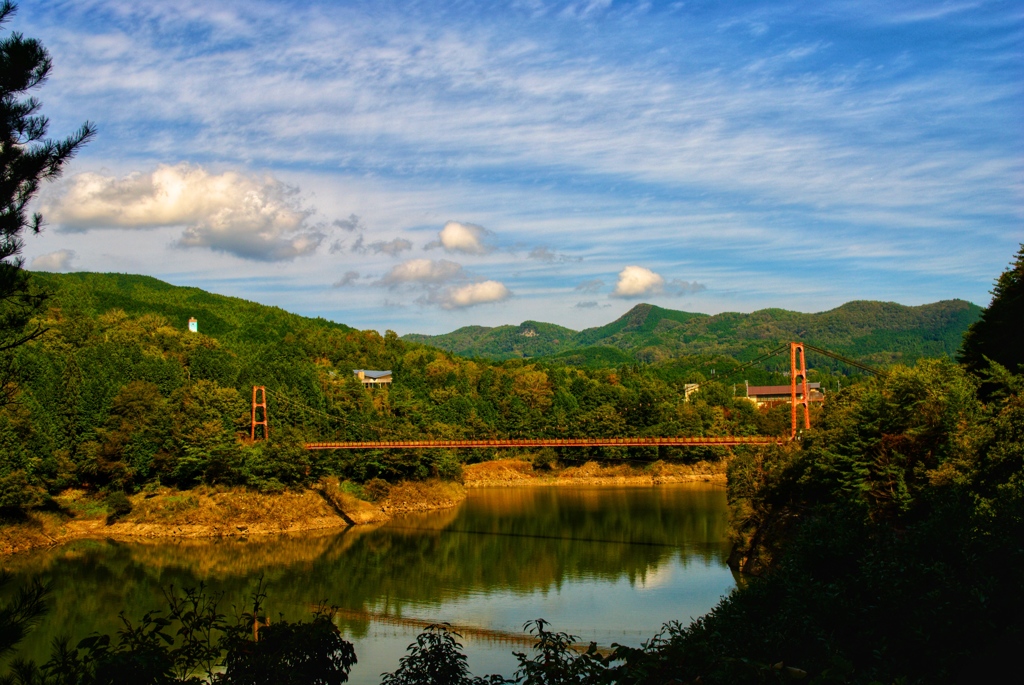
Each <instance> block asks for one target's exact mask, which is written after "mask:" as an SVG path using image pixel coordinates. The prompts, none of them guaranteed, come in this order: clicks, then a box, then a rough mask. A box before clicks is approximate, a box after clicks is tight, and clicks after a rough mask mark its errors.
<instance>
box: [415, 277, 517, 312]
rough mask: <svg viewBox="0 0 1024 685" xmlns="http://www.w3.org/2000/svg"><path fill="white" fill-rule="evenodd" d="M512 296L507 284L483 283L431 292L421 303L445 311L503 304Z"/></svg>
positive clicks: (422, 298)
mask: <svg viewBox="0 0 1024 685" xmlns="http://www.w3.org/2000/svg"><path fill="white" fill-rule="evenodd" d="M511 296H512V292H511V291H510V290H509V289H508V288H506V287H505V284H503V283H499V282H498V281H482V282H480V283H467V284H466V285H460V286H453V287H450V288H445V289H444V290H441V291H438V292H431V293H428V294H427V295H425V296H424V297H421V298H420V300H419V301H420V302H421V303H423V304H425V303H429V304H437V305H440V306H441V308H443V309H463V308H465V307H472V306H474V305H478V304H488V303H491V302H501V301H502V300H507V299H508V298H509V297H511Z"/></svg>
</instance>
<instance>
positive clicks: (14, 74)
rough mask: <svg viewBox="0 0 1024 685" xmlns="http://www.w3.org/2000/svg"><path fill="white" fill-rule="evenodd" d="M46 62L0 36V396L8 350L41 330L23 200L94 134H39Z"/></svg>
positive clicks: (8, 9) (23, 42)
mask: <svg viewBox="0 0 1024 685" xmlns="http://www.w3.org/2000/svg"><path fill="white" fill-rule="evenodd" d="M15 11H16V7H15V6H14V4H13V3H11V2H10V0H4V2H3V3H0V27H2V26H3V25H4V24H5V23H6V22H7V20H8V19H9V18H10V17H11V15H12V14H14V12H15ZM52 65H53V63H52V61H51V60H50V55H49V54H48V53H47V51H46V48H44V47H43V45H42V44H41V43H40V42H39V41H37V40H35V39H33V38H25V37H24V36H22V35H21V34H20V33H11V34H8V35H7V36H5V37H3V38H2V39H0V402H6V401H7V400H8V399H9V398H10V393H9V392H7V391H8V389H9V375H8V373H9V368H10V353H11V350H13V349H14V348H16V347H18V346H19V345H21V344H22V343H24V342H26V341H27V340H30V339H31V338H32V337H34V336H35V335H38V334H39V333H40V332H41V329H39V328H29V329H26V324H27V323H28V321H29V320H30V319H31V317H32V315H33V314H34V313H35V312H36V311H37V310H38V308H39V306H40V304H41V302H42V297H41V295H40V293H39V292H37V291H36V290H35V289H34V288H32V287H30V285H29V282H28V280H29V279H28V275H27V273H26V272H25V271H24V270H23V269H22V264H23V261H22V258H21V248H22V244H23V233H24V232H25V231H26V230H29V231H32V232H34V233H38V232H39V230H40V228H41V227H42V217H41V216H40V215H39V214H34V215H32V216H31V217H30V216H29V213H28V205H29V203H30V202H31V201H32V199H33V198H34V197H35V196H36V194H37V193H38V192H39V187H40V184H41V183H42V182H43V181H47V180H52V179H54V178H56V177H57V176H59V175H60V173H61V171H62V170H63V168H64V165H65V164H67V162H68V161H70V159H71V158H72V157H73V156H74V155H75V152H76V151H77V150H78V149H79V148H80V147H81V146H82V145H84V144H85V142H86V141H88V139H89V138H91V137H92V135H93V133H94V129H93V127H92V125H91V124H89V123H86V124H84V125H83V126H82V127H81V128H80V129H79V130H78V132H77V133H75V134H74V135H72V136H70V137H68V138H65V139H64V140H52V139H48V138H47V137H46V133H47V129H48V128H49V120H48V119H47V118H46V117H45V116H43V115H42V114H40V109H41V107H42V104H41V103H40V102H39V100H37V99H36V98H35V97H32V96H30V95H29V92H30V91H32V90H34V89H36V88H37V87H39V86H40V85H42V83H43V82H44V81H45V80H46V78H47V76H48V75H49V73H50V69H51V68H52Z"/></svg>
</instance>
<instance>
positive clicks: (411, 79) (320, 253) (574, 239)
mask: <svg viewBox="0 0 1024 685" xmlns="http://www.w3.org/2000/svg"><path fill="white" fill-rule="evenodd" d="M894 4H895V5H896V7H895V9H894V7H893V5H894ZM9 28H11V29H14V30H18V31H21V32H23V33H24V34H26V35H29V36H32V37H36V38H39V39H41V40H42V41H43V42H44V44H45V45H46V46H47V48H48V49H49V50H50V52H51V54H52V56H53V58H54V62H55V68H54V72H53V75H52V77H51V79H50V80H49V81H48V83H47V84H46V85H45V86H44V87H43V88H42V89H41V90H40V91H39V92H38V93H37V95H38V96H39V97H40V98H41V99H42V100H43V103H44V112H45V113H47V114H48V115H49V116H50V118H51V133H52V134H53V135H60V134H63V133H65V132H70V131H71V130H73V129H74V128H76V127H77V126H78V125H79V124H80V123H81V122H82V121H83V120H85V119H89V120H91V121H93V122H95V123H96V124H97V126H98V128H99V135H98V136H97V138H96V139H95V141H94V142H92V143H90V145H89V146H88V147H87V148H86V149H85V150H84V151H83V152H82V154H81V155H80V156H79V157H78V158H76V159H75V161H74V162H73V164H72V165H71V167H70V168H69V169H68V171H67V173H66V174H65V176H64V178H63V179H62V180H61V181H60V182H58V183H55V184H51V185H49V186H48V187H47V188H46V189H45V191H44V192H43V193H42V194H41V196H40V198H39V200H38V202H37V204H38V208H39V209H41V211H43V213H44V217H45V218H46V220H47V222H48V229H47V230H46V232H45V233H44V234H42V235H41V236H38V237H31V238H29V239H28V241H27V244H26V248H25V256H26V260H27V262H28V263H29V265H30V267H31V268H36V269H48V270H59V271H68V270H88V271H120V272H129V273H144V274H149V275H153V276H156V277H158V278H162V279H164V280H168V281H170V282H172V283H176V284H180V285H195V286H199V287H202V288H206V289H208V290H212V291H214V292H218V293H224V294H228V295H238V296H242V297H246V298H248V299H253V300H256V301H259V302H263V303H267V304H274V305H278V306H281V307H284V308H286V309H289V310H292V311H296V312H300V313H303V314H309V315H319V316H325V317H327V318H330V319H334V320H337V321H341V322H344V323H348V324H350V325H354V326H358V327H361V328H375V329H377V330H384V329H387V328H391V329H394V330H396V331H398V332H399V333H403V334H404V333H409V332H423V333H440V332H445V331H448V330H452V329H454V328H457V327H459V326H463V325H469V324H481V325H498V324H502V323H519V322H521V321H523V320H527V319H534V320H540V321H549V322H554V323H559V324H562V325H567V326H570V327H572V328H577V329H579V328H584V327H587V326H594V325H600V324H603V323H606V322H608V321H610V320H612V319H614V318H615V317H617V316H619V315H620V314H622V313H623V312H624V311H626V310H627V309H629V308H630V307H632V306H633V305H635V304H636V303H637V302H642V301H643V302H652V303H655V304H658V305H661V306H664V307H669V308H672V309H683V310H688V311H702V312H709V313H715V312H720V311H753V310H756V309H761V308H765V307H783V308H787V309H793V310H798V311H821V310H825V309H830V308H832V307H835V306H838V305H840V304H842V303H843V302H846V301H849V300H853V299H882V300H890V301H897V302H901V303H904V304H921V303H925V302H933V301H936V300H940V299H950V298H962V299H967V300H971V301H973V302H976V303H978V304H982V305H984V304H987V302H988V300H989V294H988V291H989V289H990V288H991V285H992V282H993V279H994V278H995V277H996V276H997V275H998V273H999V272H1000V271H1002V269H1003V268H1005V266H1006V265H1007V263H1008V262H1009V260H1010V259H1011V257H1012V256H1013V254H1014V252H1015V251H1016V250H1017V248H1018V245H1019V243H1020V242H1021V241H1022V240H1024V125H1022V120H1024V78H1022V77H1024V55H1022V52H1024V5H1021V4H1020V3H1019V2H936V1H934V0H933V1H931V2H914V1H909V2H901V3H882V2H873V1H871V0H858V1H856V2H853V1H851V2H825V3H811V2H785V1H778V2H664V3H660V2H619V1H610V0H589V1H580V2H573V1H569V2H545V1H544V0H513V1H511V2H506V3H501V2H488V3H473V2H459V1H457V0H448V1H445V2H427V1H424V2H388V1H387V0H373V1H370V2H320V3H317V2H312V3H310V2H296V3H290V2H260V1H258V0H244V1H239V2H230V1H223V2H221V1H216V0H206V1H204V2H195V3H192V2H188V1H187V0H181V1H179V2H173V3H168V2H146V1H139V0H76V1H75V2H47V1H45V0H37V1H34V2H23V3H22V6H21V7H20V8H19V12H18V14H17V15H16V16H15V17H14V18H13V20H12V21H11V22H10V24H9Z"/></svg>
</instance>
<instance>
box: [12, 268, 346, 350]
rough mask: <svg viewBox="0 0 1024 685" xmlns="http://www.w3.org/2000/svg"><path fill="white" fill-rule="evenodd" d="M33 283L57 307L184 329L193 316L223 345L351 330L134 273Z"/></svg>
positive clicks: (42, 278) (41, 277)
mask: <svg viewBox="0 0 1024 685" xmlns="http://www.w3.org/2000/svg"><path fill="white" fill-rule="evenodd" d="M32 280H33V282H35V283H36V284H37V285H39V286H40V287H42V288H44V289H46V290H48V291H50V292H52V293H53V301H52V302H51V304H54V305H56V306H58V307H60V308H63V309H68V308H70V309H72V310H74V311H76V312H80V313H82V314H87V315H98V314H103V313H106V312H109V311H111V310H118V309H119V310H122V311H124V313H125V314H127V315H129V316H133V317H134V316H141V315H146V314H149V315H157V316H161V317H164V318H165V319H167V321H168V323H170V324H171V325H172V326H177V327H181V328H184V327H185V326H186V324H187V323H188V320H189V319H190V318H195V319H196V320H197V321H198V325H199V332H200V333H203V334H205V335H209V336H212V337H214V338H217V339H219V340H220V341H221V342H222V343H227V344H228V345H230V344H231V343H240V342H245V343H249V344H251V343H270V342H274V341H278V340H282V339H283V338H284V337H285V336H286V335H288V334H289V333H292V334H294V333H296V332H297V331H298V330H300V329H302V330H305V329H307V328H310V327H312V328H322V329H335V330H340V331H350V330H353V329H352V328H351V327H349V326H346V325H344V324H339V323H334V322H333V321H328V320H327V319H322V318H316V319H312V318H308V317H304V316H299V315H298V314H292V313H291V312H287V311H285V310H283V309H281V308H279V307H268V306H266V305H262V304H258V303H256V302H250V301H249V300H243V299H241V298H238V297H227V296H224V295H215V294H214V293H209V292H206V291H205V290H200V289H199V288H189V287H182V286H176V285H171V284H170V283H165V282H164V281H161V280H158V279H156V278H152V277H150V276H137V275H133V274H103V273H84V272H81V273H70V274H51V273H42V272H34V273H33V274H32Z"/></svg>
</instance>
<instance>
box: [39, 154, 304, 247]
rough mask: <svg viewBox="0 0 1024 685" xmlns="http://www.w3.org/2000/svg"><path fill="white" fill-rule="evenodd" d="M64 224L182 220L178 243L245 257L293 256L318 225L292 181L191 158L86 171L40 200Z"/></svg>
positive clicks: (148, 224)
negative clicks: (145, 169) (220, 169)
mask: <svg viewBox="0 0 1024 685" xmlns="http://www.w3.org/2000/svg"><path fill="white" fill-rule="evenodd" d="M44 212H45V213H46V215H47V217H48V218H49V219H50V220H51V221H53V222H54V223H56V224H59V226H60V229H61V230H64V231H88V230H90V229H93V228H124V229H138V228H155V227H159V226H184V231H183V232H182V235H181V238H180V239H179V240H178V245H180V246H182V247H205V248H209V249H211V250H215V251H220V252H227V253H230V254H233V255H235V256H238V257H242V258H244V259H254V260H259V261H280V260H291V259H294V258H295V257H299V256H302V255H306V254H310V253H312V252H314V251H315V250H316V249H317V247H318V246H319V245H320V243H321V242H322V241H323V239H324V235H323V233H321V232H320V231H318V230H316V229H315V228H311V227H310V226H309V219H310V217H311V216H312V214H313V211H312V210H311V209H308V208H305V207H303V206H302V204H301V202H300V201H299V198H298V191H297V189H295V188H292V187H290V186H287V185H285V184H284V183H281V182H280V181H278V180H276V179H274V178H272V177H270V176H264V177H256V176H247V175H245V174H241V173H238V172H234V171H228V172H224V173H222V174H213V173H210V172H208V171H206V170H205V169H203V168H202V167H199V166H193V165H190V164H178V165H176V166H169V165H161V166H159V167H157V169H156V170H155V171H152V172H149V173H142V172H136V173H133V174H129V175H127V176H124V177H121V178H117V177H114V176H105V175H103V174H98V173H83V174H78V175H77V176H74V177H72V178H71V179H69V180H68V181H67V182H66V183H65V184H64V185H63V187H62V191H61V192H59V193H58V194H57V195H56V197H55V198H54V199H53V200H52V202H51V203H49V206H47V207H44Z"/></svg>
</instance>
